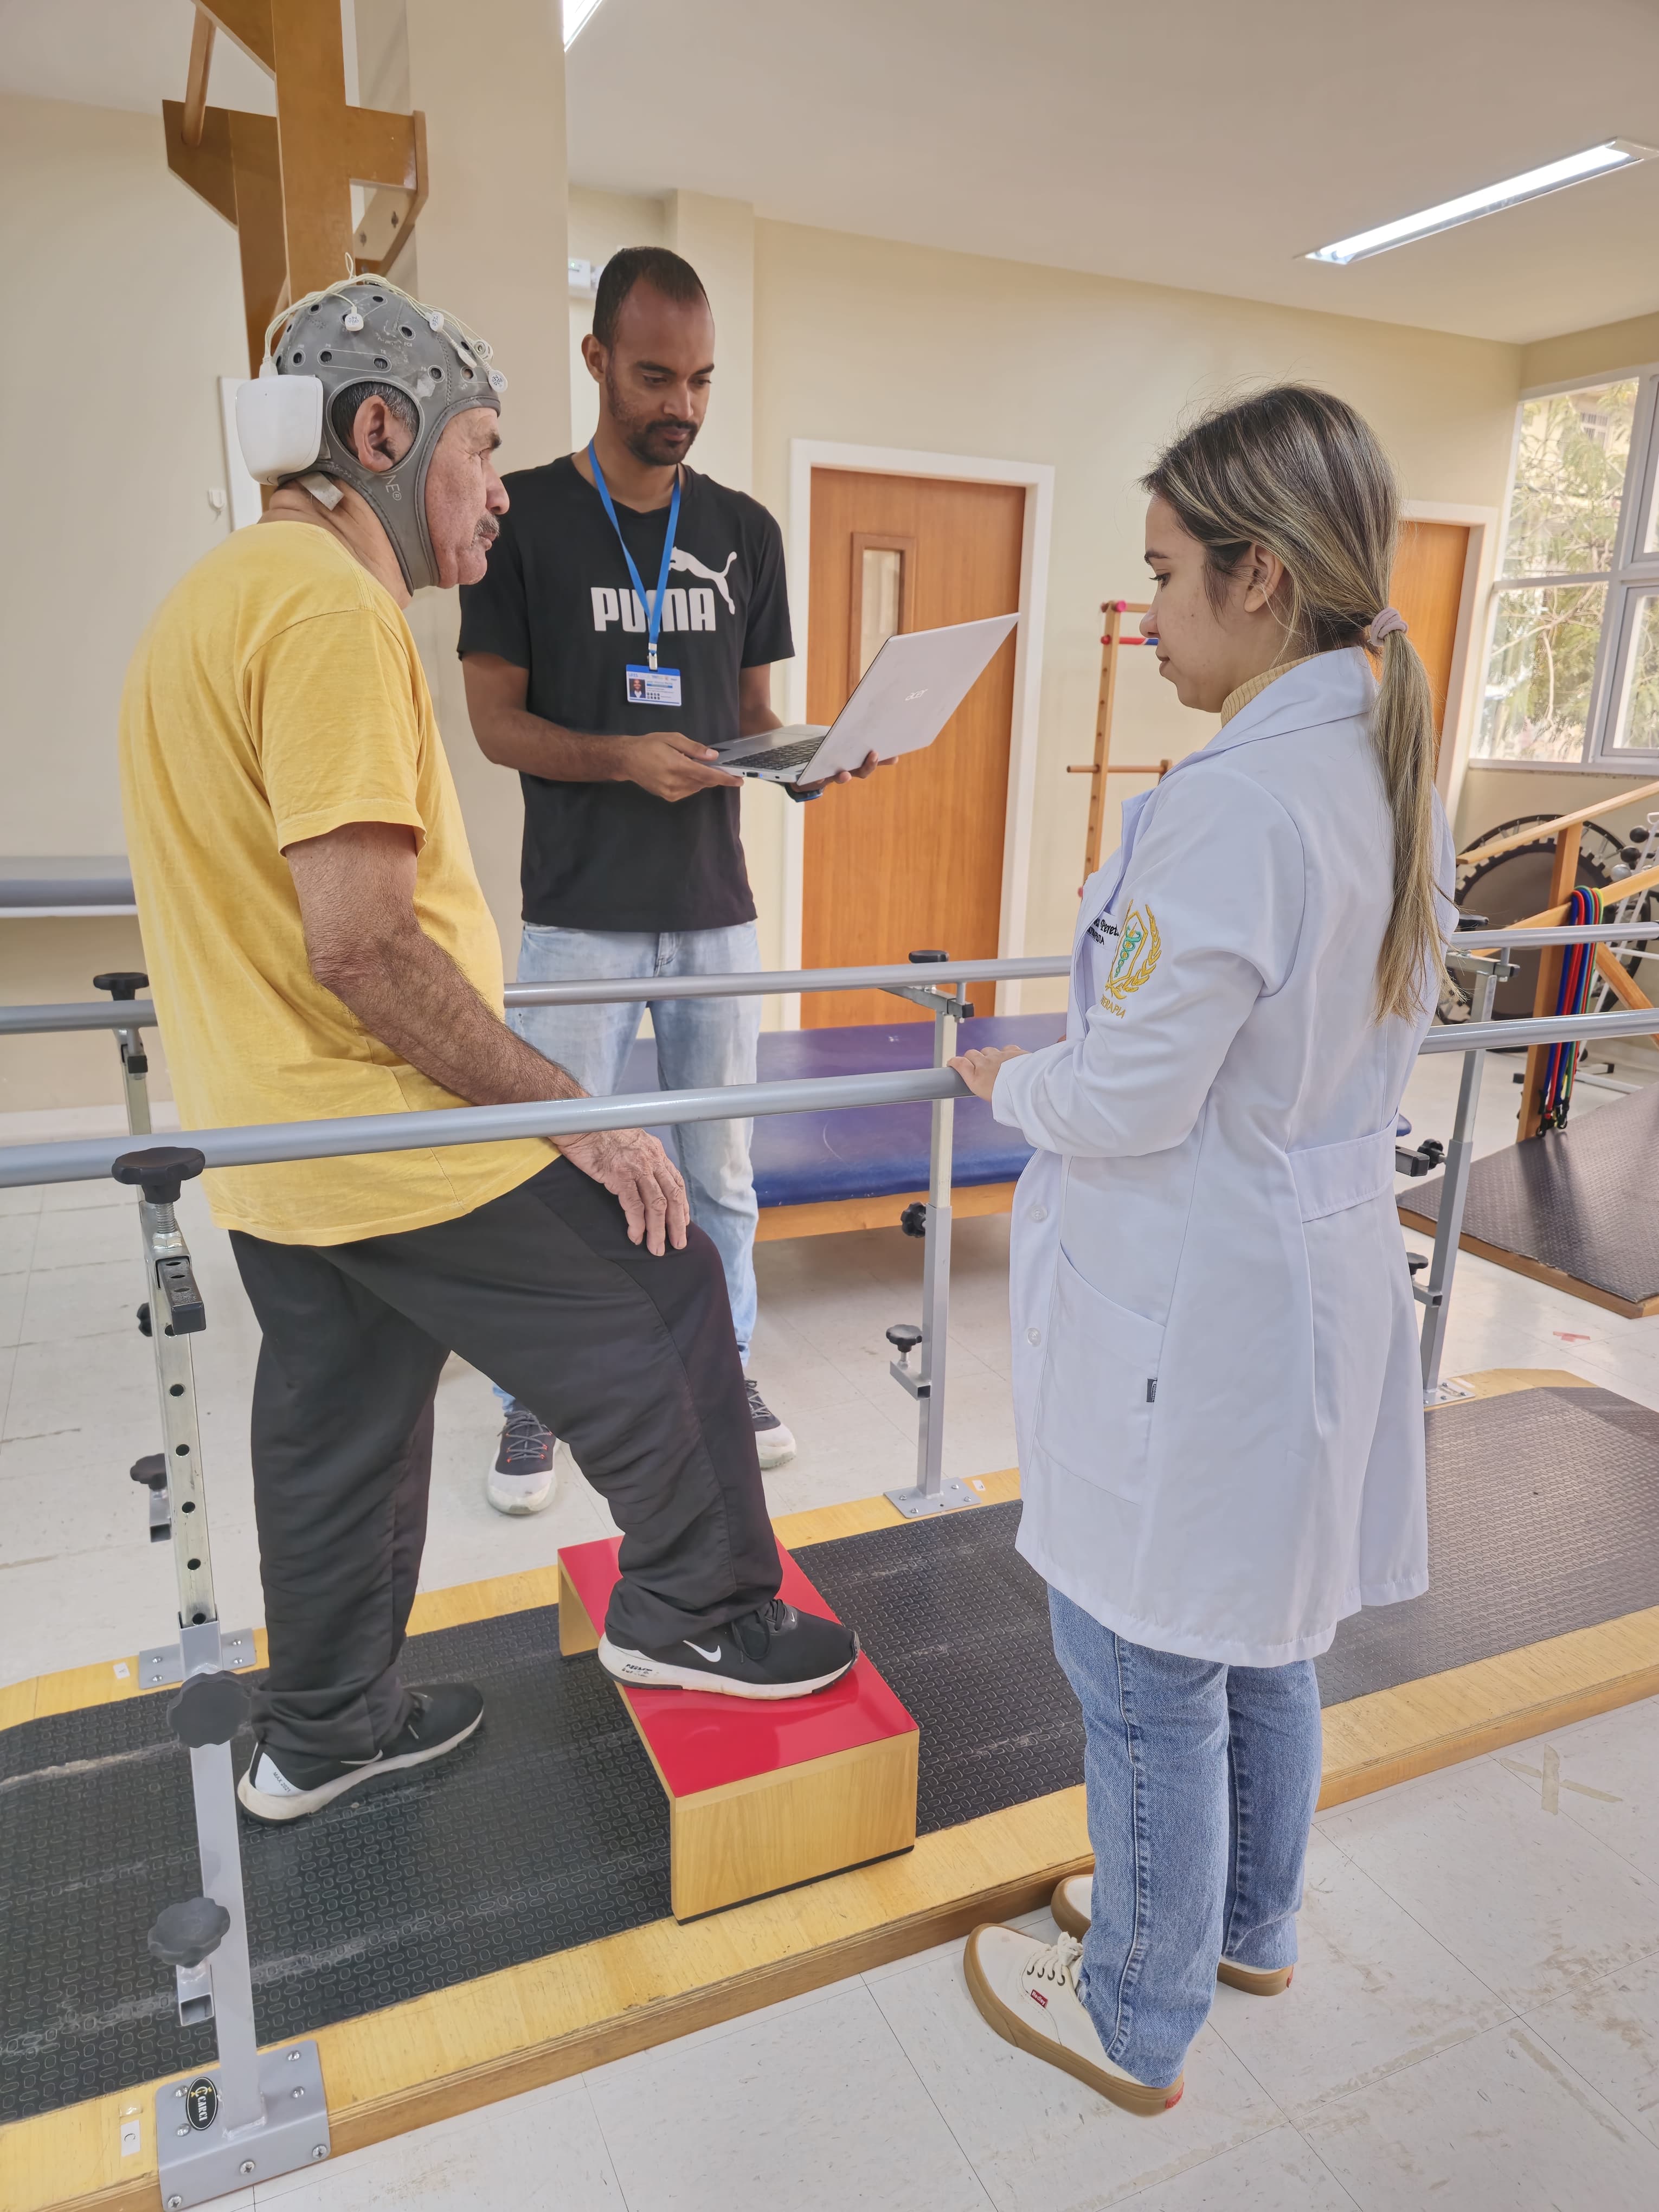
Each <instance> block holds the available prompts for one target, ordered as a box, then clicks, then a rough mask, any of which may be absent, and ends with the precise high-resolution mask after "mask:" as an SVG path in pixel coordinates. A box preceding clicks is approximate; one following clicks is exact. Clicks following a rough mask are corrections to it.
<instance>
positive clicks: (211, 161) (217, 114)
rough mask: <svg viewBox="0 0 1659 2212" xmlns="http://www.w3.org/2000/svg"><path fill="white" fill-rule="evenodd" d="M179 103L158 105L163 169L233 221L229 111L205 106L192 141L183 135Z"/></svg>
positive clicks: (181, 103) (182, 109) (182, 105)
mask: <svg viewBox="0 0 1659 2212" xmlns="http://www.w3.org/2000/svg"><path fill="white" fill-rule="evenodd" d="M161 128H162V131H164V133H165V134H166V140H167V167H168V168H170V169H171V170H172V172H173V175H174V176H175V177H178V178H179V179H181V180H182V181H183V182H184V183H185V184H187V185H189V186H190V188H191V191H193V192H195V193H196V194H197V197H200V198H202V199H204V200H205V201H206V202H207V204H208V205H209V206H210V208H211V209H212V210H213V211H214V213H215V214H216V215H222V216H223V217H224V219H225V221H226V222H228V223H230V224H232V225H234V223H235V221H236V171H235V166H234V156H233V155H232V153H231V146H230V111H229V109H228V108H224V107H205V108H204V109H203V111H202V124H201V128H200V130H199V131H197V134H196V136H195V137H194V138H187V137H185V102H184V101H183V100H163V101H162V102H161Z"/></svg>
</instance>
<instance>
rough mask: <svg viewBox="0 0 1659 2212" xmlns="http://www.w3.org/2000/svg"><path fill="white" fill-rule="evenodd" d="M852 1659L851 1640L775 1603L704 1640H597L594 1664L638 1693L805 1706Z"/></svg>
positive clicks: (829, 1623)
mask: <svg viewBox="0 0 1659 2212" xmlns="http://www.w3.org/2000/svg"><path fill="white" fill-rule="evenodd" d="M858 1656H859V1639H858V1632H857V1631H856V1630H855V1629H851V1628H843V1627H842V1624H841V1623H840V1621H838V1620H825V1618H824V1617H823V1614H822V1613H801V1612H799V1610H798V1609H797V1608H796V1607H794V1606H793V1605H786V1604H785V1603H784V1601H783V1600H782V1599H781V1597H775V1598H773V1599H771V1600H770V1601H769V1603H767V1604H765V1605H763V1606H758V1607H757V1608H756V1609H755V1611H754V1612H753V1613H740V1614H739V1615H738V1618H737V1620H728V1621H726V1622H725V1623H724V1624H723V1625H722V1626H720V1627H719V1628H711V1629H710V1630H709V1631H708V1633H707V1634H706V1635H702V1636H696V1637H690V1636H688V1637H687V1638H685V1640H684V1643H682V1644H667V1645H665V1646H664V1647H663V1648H662V1649H661V1650H655V1651H630V1650H628V1649H627V1647H626V1646H625V1645H623V1644H613V1643H612V1642H611V1638H609V1637H608V1636H604V1637H601V1638H600V1639H599V1664H600V1665H601V1666H602V1667H603V1668H605V1672H606V1673H607V1674H614V1675H615V1676H616V1678H617V1680H618V1681H619V1682H632V1683H634V1684H635V1685H636V1686H638V1687H639V1688H641V1689H644V1690H714V1691H718V1692H720V1695H721V1696H722V1697H727V1698H810V1697H811V1695H812V1693H813V1692H814V1691H815V1690H827V1689H828V1688H829V1685H830V1684H831V1683H832V1682H838V1681H840V1680H841V1678H842V1675H843V1674H846V1673H847V1671H848V1668H850V1667H851V1666H852V1665H853V1663H854V1661H855V1660H856V1659H857V1657H858Z"/></svg>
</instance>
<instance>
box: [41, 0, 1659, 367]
mask: <svg viewBox="0 0 1659 2212" xmlns="http://www.w3.org/2000/svg"><path fill="white" fill-rule="evenodd" d="M190 25H191V5H190V0H0V90H9V91H15V92H26V93H32V94H36V95H38V96H40V97H43V98H46V99H54V100H87V101H91V102H93V103H94V104H98V105H102V106H112V107H126V108H136V109H144V110H149V111H151V112H154V109H155V106H156V104H157V103H158V102H159V101H160V100H161V99H162V98H163V97H164V96H168V97H172V98H174V99H177V98H179V97H180V96H181V94H182V92H183V88H184V81H185V59H186V57H187V55H188V52H189V46H190ZM567 68H568V111H569V130H570V172H571V175H572V176H573V178H574V179H577V180H579V181H580V182H581V183H583V184H586V185H598V186H603V187H605V188H608V189H610V190H613V191H633V192H644V193H652V194H654V193H659V192H662V191H668V190H670V189H671V188H673V187H674V186H676V185H678V186H682V187H685V188H689V189H691V190H694V191H705V192H713V193H717V194H721V195H724V196H726V197H732V198H736V199H743V200H750V201H752V202H753V203H754V204H755V206H756V208H757V210H758V211H759V212H760V213H761V214H763V215H765V216H774V217H776V218H779V219H781V220H785V221H788V222H801V223H809V224H813V225H817V226H820V227H823V228H834V229H839V230H852V231H860V232H864V233H866V234H872V235H873V236H877V237H882V238H890V239H897V240H909V241H912V242H915V243H917V244H923V245H932V246H945V247H950V248H955V249H957V250H959V251H961V252H975V253H990V254H997V255H1001V256H1005V257H1008V258H1013V259H1016V260H1026V261H1033V262H1040V263H1046V264H1050V265H1052V266H1055V267H1060V268H1066V269H1076V270H1091V271H1094V272H1096V273H1097V274H1100V275H1103V276H1126V277H1137V278H1142V279H1145V280H1146V281H1147V282H1149V283H1163V284H1176V285H1180V286H1182V287H1184V288H1187V289H1194V290H1199V291H1206V292H1221V293H1230V294H1233V295H1238V296H1242V297H1244V298H1247V299H1255V300H1263V301H1276V302H1279V303H1281V304H1284V305H1286V306H1293V307H1315V308H1323V309H1328V310H1330V311H1332V312H1334V313H1344V314H1356V315H1363V316H1368V317H1373V318H1376V319H1382V320H1384V321H1389V322H1404V323H1416V324H1421V325H1425V326H1427V327H1429V328H1431V329H1437V330H1443V331H1462V332H1465V333H1467V334H1468V335H1470V336H1473V337H1488V338H1499V339H1504V340H1507V341H1510V342H1511V343H1524V342H1525V341H1527V340H1528V339H1531V338H1535V337H1546V336H1548V335H1551V334H1553V333H1554V332H1556V331H1564V330H1576V329H1581V328H1583V327H1586V326H1588V325H1593V324H1597V323H1605V322H1616V321H1620V320H1622V319H1624V318H1626V317H1627V316H1632V315H1638V314H1643V313H1650V312H1652V311H1654V310H1655V309H1659V161H1652V162H1649V163H1645V164H1644V165H1643V166H1642V167H1638V168H1635V169H1632V170H1628V171H1625V172H1622V173H1617V174H1614V175H1613V176H1609V177H1605V178H1601V179H1595V180H1594V181H1592V182H1590V183H1588V184H1583V185H1575V186H1574V187H1573V188H1572V189H1571V190H1570V191H1564V192H1559V193H1556V194H1554V195H1553V196H1552V197H1549V198H1547V199H1544V200H1540V201H1534V202H1533V203H1532V204H1530V205H1528V206H1525V207H1521V208H1515V209H1510V210H1506V211H1504V213H1502V214H1499V215H1495V216H1486V218H1484V219H1483V220H1482V221H1480V222H1474V223H1469V224H1467V225H1465V226H1464V227H1463V228H1461V229H1459V230H1455V231H1450V232H1447V233H1445V234H1443V235H1441V236H1439V237H1437V238H1432V239H1426V240H1422V241H1420V242H1419V243H1418V244H1415V245H1410V246H1401V247H1399V248H1397V249H1395V251H1394V252H1390V253H1384V254H1380V255H1378V256H1377V257H1376V258H1375V259H1373V260H1370V261H1364V262H1359V263H1356V264H1353V265H1352V266H1351V267H1348V268H1346V269H1343V268H1336V267H1333V266H1328V265H1326V264H1316V263H1310V262H1307V261H1304V260H1303V259H1302V258H1300V256H1301V255H1302V254H1304V252H1306V251H1307V249H1308V248H1310V246H1321V245H1324V244H1326V243H1327V242H1328V240H1332V239H1334V238H1340V237H1342V236H1344V235H1346V234H1348V233H1350V232H1352V231H1356V230H1359V229H1362V228H1366V227H1368V226H1369V225H1370V224H1372V223H1375V222H1382V221H1385V220H1387V219H1388V218H1389V217H1390V216H1397V215H1401V214H1405V213H1408V212H1410V211H1411V210H1413V209H1416V208H1419V207H1423V206H1425V205H1428V204H1431V203H1432V202H1435V201H1437V200H1442V199H1445V198H1449V197H1451V196H1453V195H1454V194H1455V193H1458V192H1462V191H1468V190H1470V189H1471V188H1473V187H1474V186H1475V185H1481V184H1485V183H1487V182H1490V181H1492V179H1497V178H1500V177H1504V176H1509V175H1513V174H1515V173H1517V172H1519V171H1521V170H1523V169H1527V168H1530V167H1535V166H1537V165H1538V164H1539V163H1541V162H1543V161H1549V160H1552V159H1553V158H1554V157H1556V156H1557V155H1562V154H1566V153H1571V152H1574V151H1576V150H1577V149H1579V148H1581V147H1583V146H1589V145H1593V144H1595V143H1598V142H1599V141H1601V140H1602V139H1604V138H1609V137H1623V138H1633V139H1637V140H1638V141H1640V142H1642V143H1645V144H1649V145H1659V0H1570V4H1566V5H1564V4H1563V0H1367V4H1360V0H1252V4H1250V5H1249V6H1241V5H1240V4H1239V0H1179V4H1177V5H1170V6H1166V7H1164V9H1154V8H1151V7H1148V6H1147V5H1146V4H1145V0H1137V4H1135V5H1129V4H1127V0H1019V4H1018V5H1015V4H1011V0H834V4H833V5H830V6H825V5H824V4H823V0H766V4H765V5H763V6H758V5H757V4H756V0H697V5H696V8H695V9H688V8H687V7H686V6H685V5H684V0H605V5H604V6H603V7H601V8H600V9H599V13H598V14H597V15H595V16H594V17H593V19H592V22H591V23H590V24H589V25H588V27H587V28H586V30H585V31H584V32H583V33H582V34H581V37H580V39H579V40H578V41H577V43H576V45H575V46H574V47H573V48H572V50H571V52H570V54H569V56H568V64H567ZM212 96H213V98H214V100H216V102H218V103H219V104H221V105H224V106H250V107H258V108H260V109H262V110H264V111H265V112H270V106H271V100H270V84H269V82H268V80H267V79H266V78H265V77H264V75H263V73H262V72H261V71H260V70H258V69H256V68H255V67H254V65H253V64H252V63H250V62H248V61H247V60H246V58H244V57H243V56H242V55H241V54H240V53H239V52H237V51H236V50H235V49H234V47H233V46H230V44H229V41H228V40H220V42H219V46H218V48H217V50H216V55H215V60H214V73H213V86H212Z"/></svg>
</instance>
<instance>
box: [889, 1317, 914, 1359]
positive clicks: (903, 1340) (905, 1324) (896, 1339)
mask: <svg viewBox="0 0 1659 2212" xmlns="http://www.w3.org/2000/svg"><path fill="white" fill-rule="evenodd" d="M887 1341H888V1342H889V1344H890V1345H891V1346H892V1347H893V1349H894V1351H895V1352H897V1354H898V1356H899V1358H901V1359H908V1358H909V1357H910V1354H911V1353H912V1352H914V1351H915V1348H916V1346H918V1345H919V1344H920V1343H921V1330H920V1329H919V1328H917V1327H916V1325H915V1322H913V1321H896V1322H894V1323H893V1326H892V1327H891V1328H890V1329H889V1330H888V1332H887Z"/></svg>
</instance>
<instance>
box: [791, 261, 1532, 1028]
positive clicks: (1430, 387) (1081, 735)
mask: <svg viewBox="0 0 1659 2212" xmlns="http://www.w3.org/2000/svg"><path fill="white" fill-rule="evenodd" d="M755 252H756V276H755V389H756V402H755V416H756V435H755V489H756V491H757V495H759V496H760V497H761V498H762V499H763V500H764V501H766V503H767V505H768V506H769V507H771V508H772V509H773V511H774V512H775V513H777V514H778V515H779V517H780V519H781V520H787V518H786V510H787V501H788V483H789V477H788V470H789V442H790V441H791V439H793V438H803V437H804V438H818V439H830V440H836V441H845V442H848V443H855V444H869V445H879V446H888V447H910V448H921V449H923V450H925V451H929V452H933V453H958V454H964V455H985V456H994V457H999V458H1004V459H1019V460H1035V461H1048V462H1051V463H1052V464H1053V465H1054V470H1055V495H1054V538H1053V547H1052V565H1051V569H1050V577H1049V592H1048V620H1047V625H1046V630H1045V635H1044V636H1043V639H1042V654H1043V660H1042V671H1043V674H1042V724H1041V741H1040V759H1039V766H1038V770H1037V798H1036V821H1035V829H1034V837H1033V849H1032V855H1031V870H1030V880H1031V884H1032V890H1031V896H1030V910H1029V915H1028V933H1027V946H1028V949H1029V950H1030V951H1054V950H1060V949H1063V948H1064V947H1065V946H1066V945H1067V944H1068V943H1069V942H1070V938H1071V930H1072V920H1073V913H1074V911H1075V896H1074V895H1075V887H1076V884H1077V882H1078V878H1079V867H1080V862H1081V856H1082V853H1083V840H1084V829H1085V815H1086V811H1087V786H1086V780H1085V778H1083V777H1081V776H1069V777H1068V776H1067V775H1066V772H1065V771H1066V764H1067V763H1069V762H1072V761H1076V760H1086V759H1087V758H1088V757H1089V756H1090V751H1091V744H1092V738H1093V730H1094V714H1095V696H1096V690H1097V684H1098V680H1099V665H1100V652H1099V645H1098V637H1099V629H1098V622H1099V615H1098V609H1099V605H1100V602H1101V601H1102V600H1103V599H1106V598H1109V597H1110V598H1124V599H1136V598H1139V597H1143V596H1144V591H1143V579H1144V576H1145V573H1146V572H1145V568H1144V564H1143V562H1142V560H1141V538H1140V529H1141V518H1142V513H1143V511H1144V507H1143V501H1142V500H1141V498H1140V495H1139V494H1138V493H1137V492H1136V491H1135V490H1134V489H1133V486H1134V480H1135V478H1136V477H1138V476H1139V474H1140V473H1141V471H1143V470H1145V469H1146V467H1147V465H1149V463H1150V462H1151V460H1152V457H1153V455H1154V453H1155V452H1156V451H1157V448H1158V445H1159V443H1160V441H1163V440H1164V439H1165V438H1167V437H1168V436H1169V435H1170V433H1171V431H1172V430H1173V429H1174V428H1176V425H1177V424H1178V423H1179V422H1180V421H1181V420H1182V417H1183V416H1185V415H1187V414H1188V413H1189V412H1190V411H1192V410H1194V409H1195V408H1198V407H1200V406H1201V405H1203V404H1206V402H1209V401H1211V400H1213V399H1215V398H1219V397H1222V396H1224V395H1225V394H1226V393H1228V392H1232V391H1235V390H1237V389H1238V388H1240V387H1241V386H1246V385H1248V384H1249V383H1251V382H1253V381H1255V380H1262V379H1270V378H1277V377H1292V376H1294V377H1306V378H1310V379H1312V380H1316V381H1318V382H1322V383H1325V384H1328V385H1329V386H1332V387H1333V388H1334V390H1336V391H1338V392H1341V393H1342V394H1343V395H1344V396H1345V397H1346V398H1349V399H1351V400H1352V401H1353V402H1354V404H1356V405H1357V406H1358V407H1360V408H1361V409H1363V410H1364V412H1365V413H1366V415H1367V416H1369V417H1370V420H1371V421H1372V422H1374V423H1375V425H1376V428H1377V429H1378V431H1379V432H1380V433H1381V435H1382V436H1383V439H1384V441H1386V443H1387V444H1388V446H1389V450H1390V452H1391V453H1393V455H1394V458H1395V463H1396V465H1398V467H1399V470H1400V473H1401V479H1402V483H1403V486H1404V490H1405V493H1406V495H1407V498H1409V499H1416V500H1437V501H1456V502H1466V503H1469V504H1473V505H1477V506H1488V507H1490V506H1496V505H1497V504H1498V502H1499V501H1501V499H1502V497H1503V492H1504V472H1505V470H1506V468H1507V465H1508V460H1509V452H1510V433H1511V428H1512V425H1513V421H1514V410H1515V403H1516V392H1517V390H1518V388H1519V354H1518V349H1516V348H1514V347H1510V346H1504V345H1497V344H1491V343H1483V342H1480V341H1477V340H1474V339H1465V338H1455V337H1443V336H1440V335H1438V334H1436V333H1433V332H1430V331H1419V330H1413V329H1402V328H1398V327H1395V326H1391V325H1387V324H1383V323H1376V322H1363V321H1358V320H1350V319H1346V318H1343V317H1339V316H1334V315H1316V314H1307V313H1297V312H1295V311H1292V310H1288V309H1283V308H1276V307H1265V306H1258V305H1255V304H1254V303H1251V302H1249V301H1241V300H1230V299H1223V298H1218V297H1214V296H1211V295H1205V294H1202V293H1197V292H1183V291H1177V290H1175V289H1166V288H1163V287H1159V286H1153V285H1146V284H1132V283H1120V282H1117V281H1115V280H1112V279H1109V278H1099V277H1090V276H1076V275H1072V274H1068V273H1066V272H1064V271H1060V270H1051V269H1041V268H1034V267H1031V266H1029V265H1025V264H1016V263H1012V262H1006V261H995V260H990V259H981V258H975V257H973V256H970V255H966V254H952V253H943V252H934V251H931V250H925V249H922V248H920V247H911V246H901V245H892V244H889V243H886V242H883V241H878V240H871V239H864V238H857V237H852V236H848V235H846V234H841V233H836V232H829V231H821V230H809V229H805V228H798V227H794V226H792V225H788V224H783V223H775V222H757V224H756V227H755ZM791 583H792V586H793V592H794V594H795V597H796V599H797V600H798V601H799V599H801V598H802V597H803V595H804V593H805V588H806V580H805V578H803V577H799V576H796V577H793V578H792V579H791ZM1150 663H1151V656H1150V655H1145V654H1141V653H1128V654H1126V656H1125V665H1124V671H1123V673H1124V678H1125V684H1124V690H1123V692H1122V694H1121V698H1122V705H1121V712H1120V714H1119V716H1118V720H1117V727H1116V732H1115V746H1114V750H1115V752H1116V754H1117V755H1118V757H1120V758H1124V757H1127V758H1138V757H1158V755H1159V754H1163V753H1170V752H1174V751H1178V750H1188V749H1189V747H1190V745H1191V744H1194V743H1200V742H1202V740H1203V738H1205V737H1206V735H1207V734H1208V732H1209V729H1210V728H1211V726H1212V725H1211V724H1209V723H1208V722H1207V721H1206V720H1204V719H1203V718H1201V717H1198V716H1193V717H1191V718H1190V722H1191V733H1190V735H1188V718H1187V717H1186V716H1184V715H1183V714H1181V712H1180V710H1179V709H1178V708H1172V707H1171V706H1170V701H1169V695H1168V694H1167V692H1164V691H1161V690H1159V689H1158V683H1157V678H1156V673H1155V670H1154V669H1153V668H1152V666H1151V665H1149V664H1150ZM1183 741H1184V742H1183ZM1119 795H1120V794H1118V793H1114V797H1115V798H1116V797H1117V796H1119ZM833 803H834V800H833V796H832V797H831V798H830V799H827V800H825V801H823V804H826V805H833ZM1027 1003H1028V1004H1030V1003H1034V1000H1030V999H1028V1001H1027Z"/></svg>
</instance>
